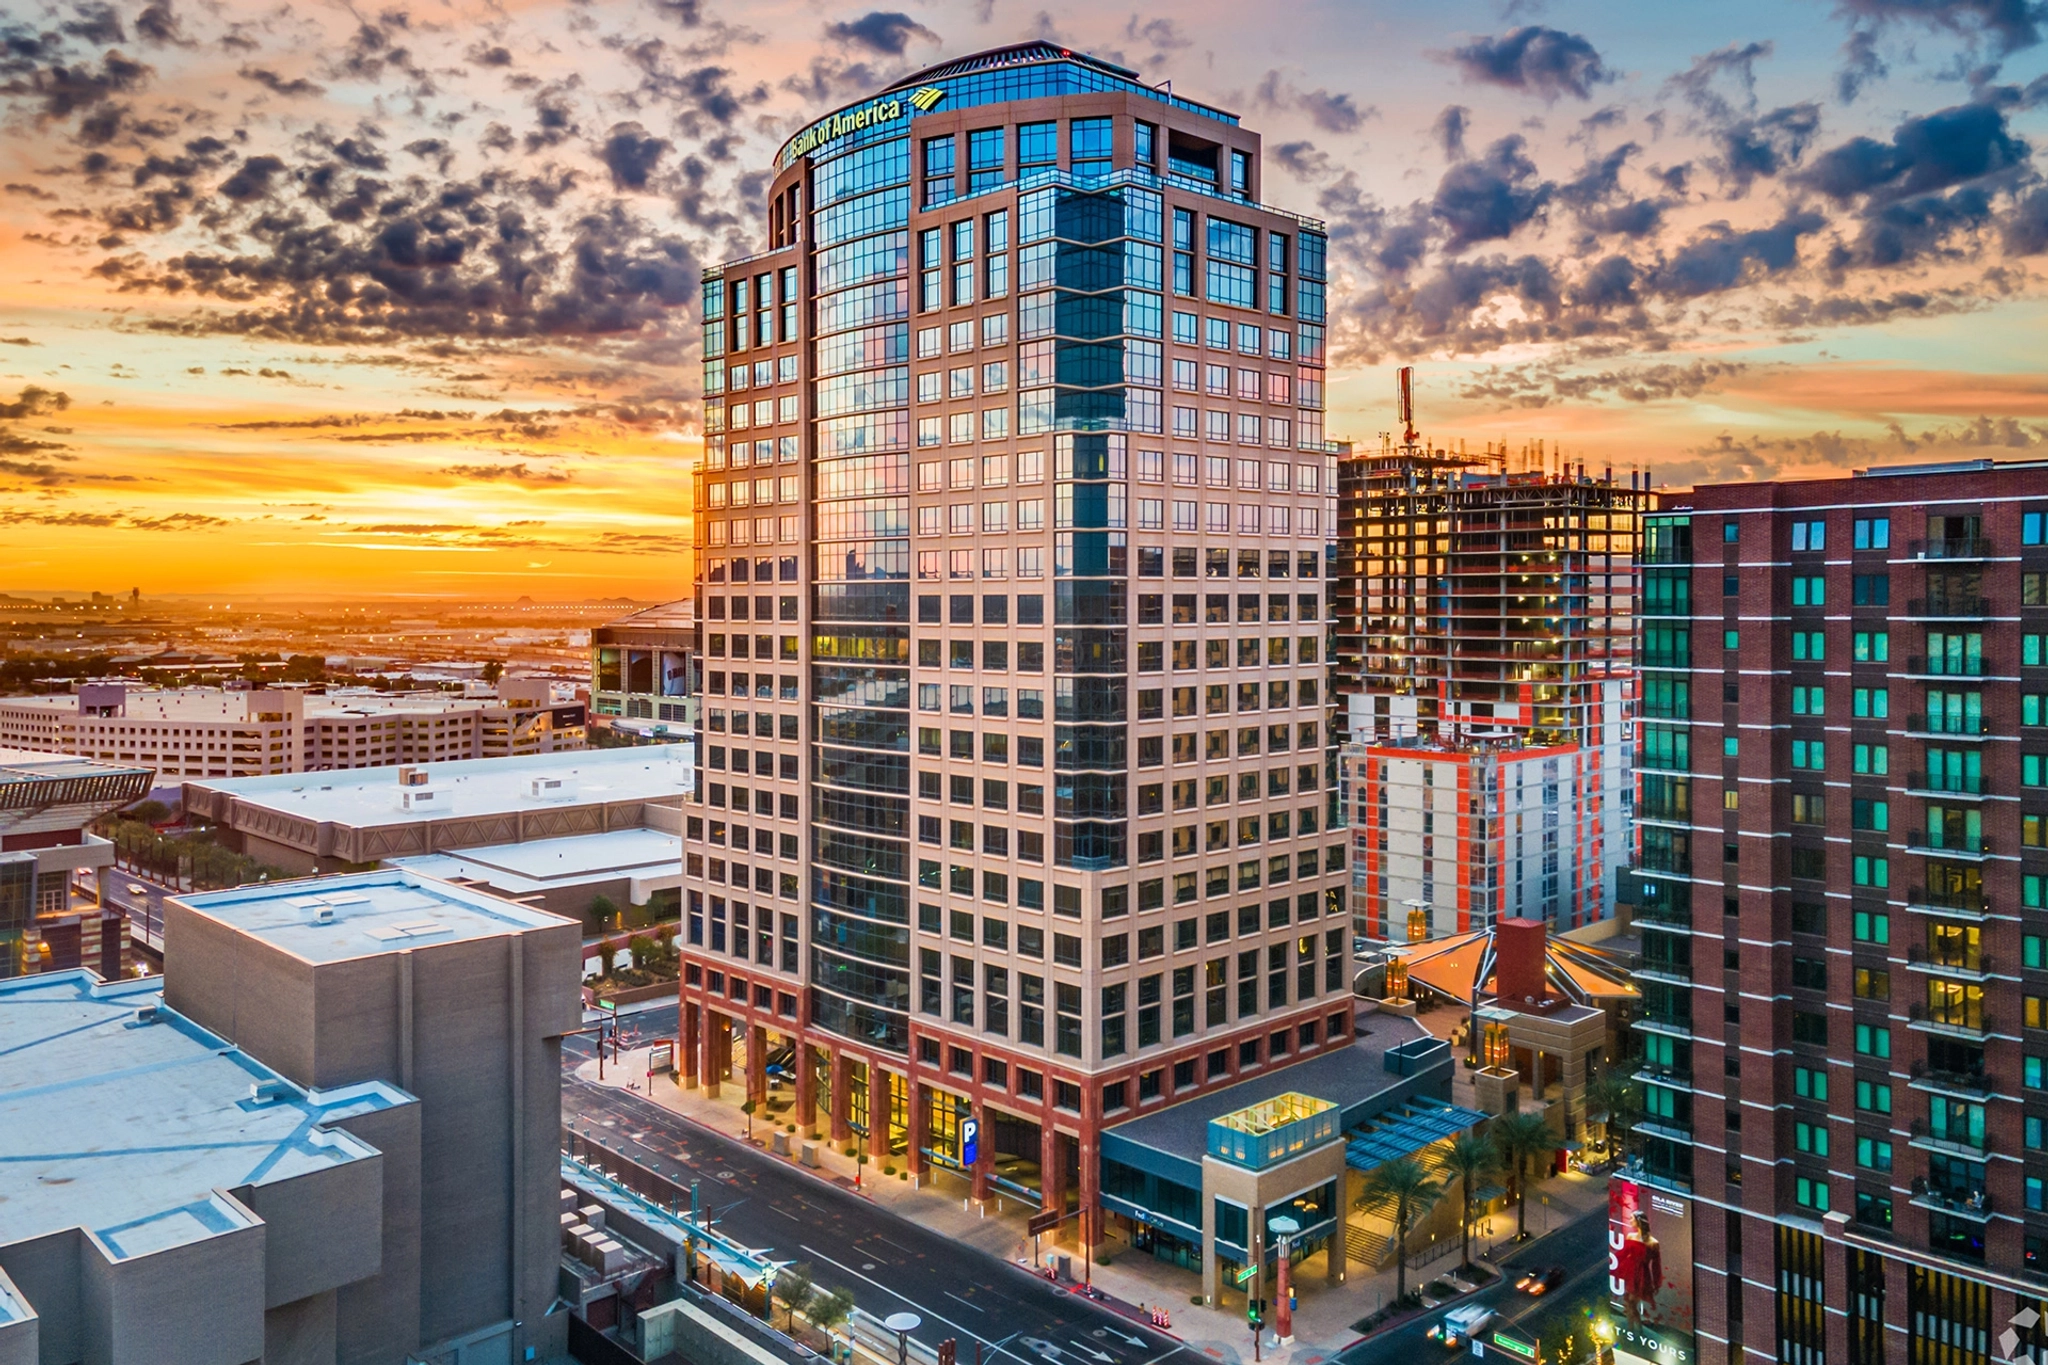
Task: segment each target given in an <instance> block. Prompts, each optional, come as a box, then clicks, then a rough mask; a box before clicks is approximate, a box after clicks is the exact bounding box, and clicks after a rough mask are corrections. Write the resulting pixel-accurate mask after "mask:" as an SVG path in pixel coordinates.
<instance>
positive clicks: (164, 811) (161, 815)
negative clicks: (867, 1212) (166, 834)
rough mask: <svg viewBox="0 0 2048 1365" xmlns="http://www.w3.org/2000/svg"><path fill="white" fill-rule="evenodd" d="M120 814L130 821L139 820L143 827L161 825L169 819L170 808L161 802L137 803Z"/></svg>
mask: <svg viewBox="0 0 2048 1365" xmlns="http://www.w3.org/2000/svg"><path fill="white" fill-rule="evenodd" d="M122 813H123V814H124V815H126V816H127V817H128V818H129V819H130V820H140V821H141V822H142V823H143V824H145V825H161V824H162V823H163V822H164V821H166V820H168V819H170V818H171V808H170V807H169V806H166V805H165V804H164V803H163V802H161V801H137V802H136V803H135V804H134V805H132V806H130V807H129V808H128V809H127V810H126V811H124V812H122Z"/></svg>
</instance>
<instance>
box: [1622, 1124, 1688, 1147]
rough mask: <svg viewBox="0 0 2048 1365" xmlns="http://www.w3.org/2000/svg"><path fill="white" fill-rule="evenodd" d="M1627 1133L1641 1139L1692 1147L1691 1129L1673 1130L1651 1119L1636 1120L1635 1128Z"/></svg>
mask: <svg viewBox="0 0 2048 1365" xmlns="http://www.w3.org/2000/svg"><path fill="white" fill-rule="evenodd" d="M1629 1131H1630V1132H1632V1133H1636V1134H1638V1135H1640V1136H1642V1137H1658V1138H1663V1139H1664V1140H1665V1141H1666V1142H1682V1143H1684V1144H1685V1145H1686V1146H1688V1147H1690V1146H1692V1129H1690V1128H1674V1127H1672V1126H1670V1125H1668V1124H1663V1123H1657V1122H1655V1121H1654V1120H1651V1119H1637V1120H1636V1121H1635V1126H1634V1127H1632V1128H1631V1129H1630V1130H1629Z"/></svg>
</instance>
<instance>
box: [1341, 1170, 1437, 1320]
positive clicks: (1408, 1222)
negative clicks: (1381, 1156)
mask: <svg viewBox="0 0 2048 1365" xmlns="http://www.w3.org/2000/svg"><path fill="white" fill-rule="evenodd" d="M1443 1192H1444V1187H1443V1183H1442V1182H1441V1181H1439V1180H1437V1179H1436V1178H1435V1177H1434V1176H1432V1175H1431V1174H1430V1173H1429V1172H1428V1171H1426V1170H1424V1169H1423V1166H1422V1163H1421V1162H1419V1161H1417V1160H1415V1158H1413V1157H1406V1156H1397V1157H1395V1158H1394V1159H1393V1160H1392V1161H1382V1162H1381V1163H1380V1164H1379V1165H1377V1166H1375V1167H1374V1168H1373V1169H1372V1170H1371V1172H1369V1173H1368V1174H1367V1175H1366V1177H1365V1183H1364V1187H1363V1189H1362V1190H1361V1191H1360V1193H1359V1197H1358V1203H1359V1206H1360V1207H1362V1208H1385V1207H1387V1206H1388V1205H1392V1206H1393V1221H1394V1302H1395V1303H1400V1302H1401V1301H1402V1300H1404V1299H1406V1298H1407V1297H1408V1230H1409V1229H1410V1228H1412V1227H1414V1226H1415V1220H1416V1219H1418V1218H1420V1217H1422V1215H1423V1214H1425V1213H1428V1212H1429V1211H1430V1210H1431V1209H1433V1208H1435V1207H1436V1201H1437V1200H1438V1199H1439V1198H1441V1197H1442V1195H1443Z"/></svg>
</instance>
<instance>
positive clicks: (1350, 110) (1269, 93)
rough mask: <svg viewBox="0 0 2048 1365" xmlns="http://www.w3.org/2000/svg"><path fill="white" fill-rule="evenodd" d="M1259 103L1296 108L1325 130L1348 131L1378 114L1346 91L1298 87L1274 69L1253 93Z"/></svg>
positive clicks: (1268, 105)
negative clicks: (1301, 88)
mask: <svg viewBox="0 0 2048 1365" xmlns="http://www.w3.org/2000/svg"><path fill="white" fill-rule="evenodd" d="M1255 98H1257V100H1258V101H1259V103H1260V104H1263V105H1265V106H1266V107H1267V108H1269V109H1290V110H1299V111H1300V112H1301V113H1303V114H1305V115H1307V116H1308V119H1309V121H1310V122H1311V123H1313V124H1315V125H1316V127H1318V128H1320V129H1322V130H1323V131H1324V132H1326V133H1352V132H1356V131H1358V126H1359V125H1360V124H1361V123H1364V122H1365V121H1366V120H1367V119H1369V118H1377V117H1379V112H1380V111H1379V110H1378V108H1376V107H1375V106H1373V105H1370V104H1368V105H1364V106H1362V107H1361V106H1360V105H1359V104H1358V102H1357V101H1356V100H1354V99H1353V98H1352V97H1351V96H1350V95H1349V94H1347V93H1345V92H1343V91H1338V92H1335V93H1332V92H1331V91H1328V90H1323V89H1316V90H1300V89H1297V88H1295V87H1294V86H1293V85H1291V84H1289V83H1288V81H1287V79H1286V78H1285V77H1283V76H1282V75H1281V74H1280V73H1279V72H1278V71H1268V72H1267V73H1266V76H1265V79H1264V80H1262V81H1260V82H1259V87H1258V90H1257V92H1256V96H1255Z"/></svg>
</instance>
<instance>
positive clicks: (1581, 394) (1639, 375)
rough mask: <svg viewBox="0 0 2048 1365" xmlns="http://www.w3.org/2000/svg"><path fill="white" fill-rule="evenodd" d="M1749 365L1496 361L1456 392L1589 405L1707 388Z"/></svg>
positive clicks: (1524, 404)
mask: <svg viewBox="0 0 2048 1365" xmlns="http://www.w3.org/2000/svg"><path fill="white" fill-rule="evenodd" d="M1750 369H1751V366H1750V365H1749V364H1748V363H1747V362H1745V361H1739V360H1692V361H1689V362H1685V363H1675V362H1664V363H1661V364H1654V365H1636V366H1631V367H1629V368H1626V369H1612V370H1594V371H1584V370H1579V369H1577V368H1575V367H1573V366H1572V365H1571V363H1570V362H1569V360H1559V361H1548V362H1542V363H1538V364H1530V365H1513V366H1509V365H1496V366H1492V367H1489V368H1488V369H1487V370H1485V371H1483V372H1481V373H1479V374H1475V375H1474V376H1472V377H1471V378H1469V379H1467V380H1466V381H1465V382H1464V383H1462V384H1460V385H1459V388H1458V395H1459V397H1461V398H1469V399H1473V400H1475V401H1479V402H1491V403H1499V404H1501V405H1502V406H1505V407H1514V408H1540V407H1547V406H1549V405H1550V404H1551V403H1554V402H1560V403H1574V404H1580V405H1590V404H1595V403H1600V402H1604V401H1606V400H1609V399H1618V400H1620V401H1621V402H1624V403H1660V402H1670V401H1672V400H1674V399H1680V398H1696V397H1698V396H1699V395H1700V394H1702V393H1710V392H1713V391H1714V390H1717V389H1720V388H1722V387H1724V386H1725V385H1726V384H1727V383H1728V381H1729V380H1731V379H1735V378H1737V377H1739V376H1741V375H1743V374H1745V373H1747V372H1748V371H1749V370H1750Z"/></svg>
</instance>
